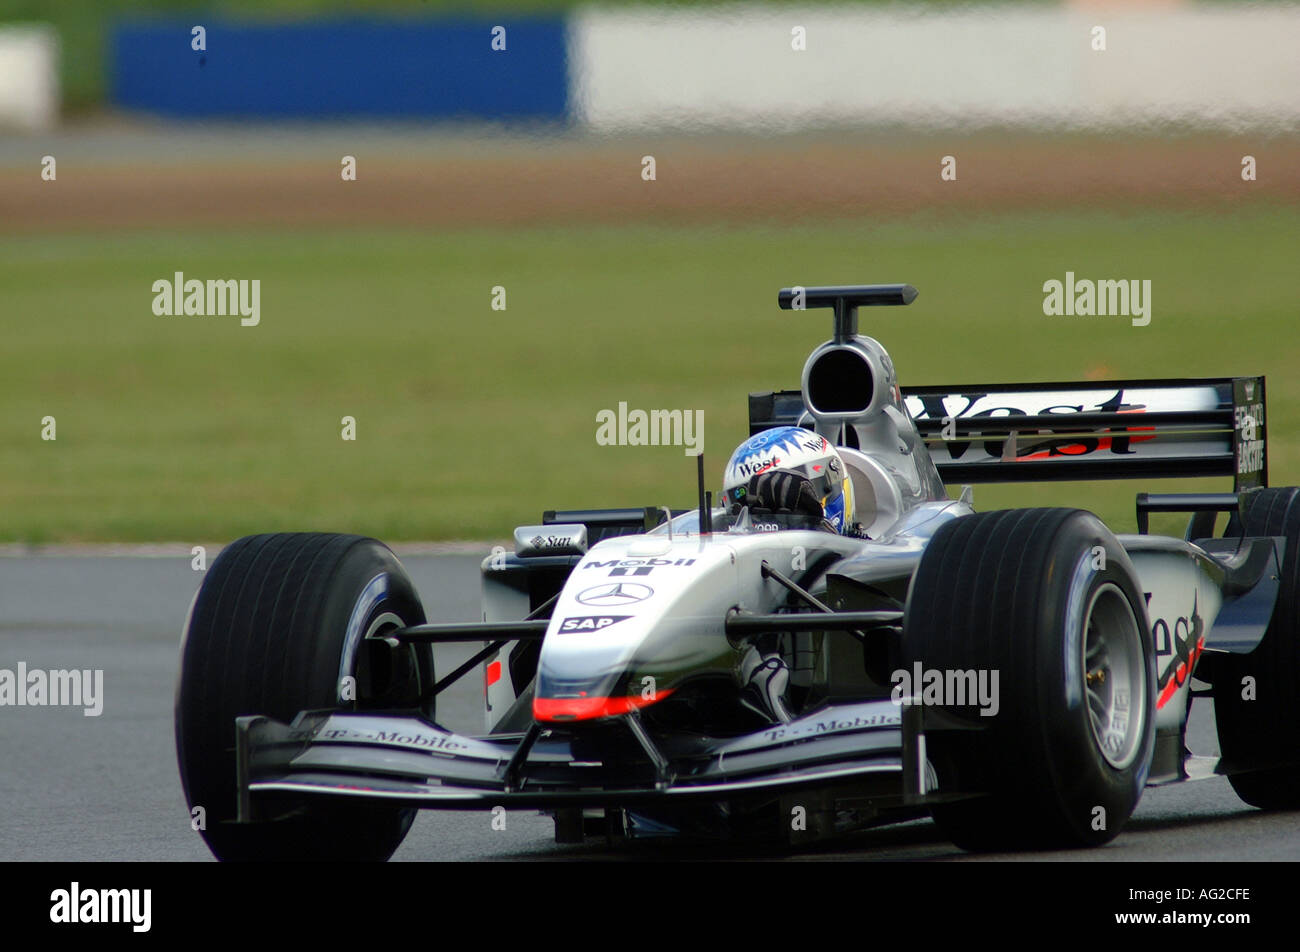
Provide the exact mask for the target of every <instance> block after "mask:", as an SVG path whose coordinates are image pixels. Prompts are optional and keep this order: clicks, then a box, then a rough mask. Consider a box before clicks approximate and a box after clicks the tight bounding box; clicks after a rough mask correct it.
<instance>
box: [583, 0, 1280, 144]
mask: <svg viewBox="0 0 1300 952" xmlns="http://www.w3.org/2000/svg"><path fill="white" fill-rule="evenodd" d="M796 27H802V28H803V29H804V35H805V37H806V50H804V51H796V50H794V49H793V48H792V43H793V42H794V41H795V39H796V37H795V35H794V33H793V32H792V31H794V30H795V28H796ZM1095 27H1102V28H1104V30H1105V37H1104V42H1105V49H1104V50H1094V48H1093V46H1094V43H1095V42H1097V35H1096V34H1095V33H1094V28H1095ZM569 42H570V60H569V69H570V77H571V78H570V82H571V90H570V96H571V102H572V103H573V109H574V114H575V118H577V119H578V120H579V121H581V122H585V123H586V124H588V125H589V126H591V127H593V128H595V129H597V130H601V131H617V130H627V129H643V128H647V127H663V126H677V127H690V126H698V127H707V128H733V129H753V128H756V127H770V128H775V129H781V128H787V129H788V128H798V127H802V126H815V125H822V124H835V123H894V122H904V123H910V124H917V125H930V126H944V127H951V126H962V125H981V124H1008V123H1009V124H1033V125H1063V126H1103V127H1104V126H1112V125H1132V124H1147V123H1163V122H1186V123H1190V124H1195V125H1212V126H1216V127H1223V128H1229V129H1232V128H1255V129H1258V128H1260V127H1268V128H1270V129H1273V130H1275V131H1288V130H1294V129H1296V128H1297V125H1298V120H1300V6H1294V5H1281V6H1279V5H1263V6H1244V5H1238V6H1232V7H1226V6H1199V5H1188V6H1160V7H1158V8H1154V9H1138V10H1133V9H1130V8H1125V7H1123V6H1111V5H1103V6H1099V7H1096V8H1087V7H1070V6H1061V7H1018V6H1014V5H1001V6H990V7H959V8H955V9H948V10H932V9H931V10H927V9H924V8H907V7H901V8H900V7H898V6H887V7H881V8H876V9H870V8H869V9H862V8H836V7H833V6H790V7H769V6H762V7H746V6H744V5H739V4H738V5H734V6H724V7H717V8H713V9H711V10H699V9H696V10H681V9H678V10H671V9H668V10H665V9H654V8H644V9H636V8H632V9H623V10H603V9H600V8H598V7H597V8H585V9H580V10H578V11H577V12H575V14H574V15H573V17H572V18H571V21H570V40H569Z"/></svg>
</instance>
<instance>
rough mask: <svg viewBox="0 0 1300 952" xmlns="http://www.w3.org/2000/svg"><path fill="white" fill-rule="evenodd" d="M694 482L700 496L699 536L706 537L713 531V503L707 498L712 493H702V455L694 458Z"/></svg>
mask: <svg viewBox="0 0 1300 952" xmlns="http://www.w3.org/2000/svg"><path fill="white" fill-rule="evenodd" d="M695 482H696V488H697V490H698V492H699V496H700V535H702V536H706V535H709V533H711V532H712V531H713V502H712V500H711V499H709V498H708V497H709V496H711V495H712V493H706V492H705V491H704V454H703V453H699V454H698V455H696V457H695Z"/></svg>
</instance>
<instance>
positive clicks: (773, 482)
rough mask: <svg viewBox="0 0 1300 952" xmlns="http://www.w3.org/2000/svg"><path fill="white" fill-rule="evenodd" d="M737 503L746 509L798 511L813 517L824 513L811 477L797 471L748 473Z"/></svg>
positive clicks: (820, 516) (752, 510) (821, 515)
mask: <svg viewBox="0 0 1300 952" xmlns="http://www.w3.org/2000/svg"><path fill="white" fill-rule="evenodd" d="M740 506H748V507H749V509H750V512H754V511H755V510H759V511H765V512H773V513H802V514H803V515H807V516H812V517H813V518H815V519H821V518H823V516H824V515H825V513H823V512H822V504H821V502H820V501H819V500H818V498H817V492H816V490H814V489H813V486H812V481H811V480H810V479H808V478H807V477H804V476H800V475H799V474H798V473H780V472H769V473H759V474H758V475H757V476H751V477H750V480H749V484H748V485H747V486H746V487H745V495H743V496H741V497H740V499H739V500H737V502H736V508H739V507H740Z"/></svg>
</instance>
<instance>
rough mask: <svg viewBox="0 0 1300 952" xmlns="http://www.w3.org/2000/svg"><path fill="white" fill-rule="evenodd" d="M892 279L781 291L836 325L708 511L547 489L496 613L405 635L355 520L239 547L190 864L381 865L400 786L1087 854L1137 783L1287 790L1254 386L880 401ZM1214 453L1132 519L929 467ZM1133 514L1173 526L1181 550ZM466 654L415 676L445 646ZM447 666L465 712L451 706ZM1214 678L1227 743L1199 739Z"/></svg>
mask: <svg viewBox="0 0 1300 952" xmlns="http://www.w3.org/2000/svg"><path fill="white" fill-rule="evenodd" d="M915 296H916V290H915V289H914V288H912V287H910V286H908V285H873V286H853V287H829V288H792V289H786V290H783V291H781V292H780V295H779V303H780V305H781V307H783V308H788V309H795V310H801V309H804V308H833V309H834V322H835V323H834V327H835V330H834V337H833V339H832V340H830V341H828V342H826V343H824V344H822V345H821V346H819V347H818V348H816V349H815V350H814V351H813V353H812V354H811V356H810V357H809V358H808V360H807V362H806V363H805V365H804V368H803V377H802V386H801V388H800V390H798V391H779V392H767V393H756V394H752V395H751V396H750V398H749V417H750V430H751V434H753V438H752V439H751V440H750V441H748V442H747V443H746V444H744V445H743V446H742V448H741V451H737V453H738V455H737V456H736V457H733V459H732V462H731V465H729V467H728V477H727V479H728V485H727V487H726V493H725V496H724V498H723V499H722V500H721V501H722V502H723V505H721V506H718V507H714V506H713V504H712V499H711V498H710V494H706V493H705V492H704V486H703V479H702V477H701V479H700V483H699V490H698V495H699V497H700V499H699V506H698V508H697V509H695V510H693V511H689V512H681V511H678V512H669V511H666V510H658V509H655V508H646V509H630V510H613V511H609V510H604V511H597V510H582V511H567V512H548V513H546V514H545V516H544V518H543V520H542V523H541V524H540V525H534V526H525V527H522V528H520V529H518V530H516V532H515V551H514V552H513V553H506V552H505V550H504V549H502V550H500V551H498V552H496V553H495V554H493V555H491V556H489V557H488V558H486V559H485V560H484V563H483V621H482V622H478V623H472V624H426V623H425V613H424V609H423V607H422V606H421V603H420V600H419V598H418V596H417V595H416V593H415V591H414V590H413V588H412V585H411V583H410V581H409V580H408V578H407V575H406V574H405V572H404V571H403V569H402V566H401V565H400V564H399V563H398V561H397V559H396V558H395V557H394V556H393V555H392V553H391V552H390V551H389V550H388V549H387V548H386V547H385V546H383V545H382V544H381V543H379V542H377V541H375V540H373V539H365V538H360V537H356V536H346V535H325V534H274V535H259V536H251V537H247V538H244V539H241V540H239V541H238V542H235V543H234V544H232V545H230V546H229V547H227V548H226V549H225V550H224V551H223V552H222V553H221V555H220V557H219V558H218V559H217V560H216V561H215V563H214V564H213V565H212V567H211V569H210V570H209V571H208V573H207V577H206V578H205V580H204V582H203V585H202V587H201V588H200V590H199V592H198V594H197V595H196V597H195V601H194V604H193V605H192V607H191V610H190V617H189V619H188V621H187V623H186V633H185V639H184V645H183V652H182V667H181V673H180V682H179V687H178V692H177V702H176V739H177V752H178V757H179V762H180V771H181V777H182V780H183V783H184V787H185V792H186V796H187V798H188V801H189V803H190V805H191V807H199V806H202V807H203V808H204V809H205V810H206V814H207V825H206V830H205V831H204V836H205V838H206V840H207V842H208V845H209V846H210V847H211V849H212V851H213V852H214V853H215V854H216V855H217V856H218V857H219V858H221V859H272V858H358V859H385V858H387V857H388V856H390V855H391V854H392V852H393V851H394V850H395V849H396V848H397V846H398V845H399V844H400V843H401V841H402V838H403V836H404V835H405V834H406V831H407V829H408V828H409V826H410V824H411V821H412V818H413V816H414V812H415V810H416V809H419V808H422V807H423V808H449V809H466V808H479V809H483V810H485V811H486V810H491V809H492V808H494V807H498V806H501V807H505V808H517V807H528V808H538V809H542V810H545V811H548V812H550V813H552V814H553V815H554V817H555V822H556V834H557V838H559V839H560V840H562V841H574V840H578V839H581V838H582V836H583V835H584V834H590V833H593V832H595V831H597V830H599V831H601V832H603V833H604V834H606V835H609V836H622V835H626V836H640V835H663V834H678V835H681V834H686V835H738V834H739V835H745V836H758V835H771V836H779V837H782V838H784V839H785V840H787V841H793V842H802V841H805V840H812V839H816V838H820V837H825V836H830V835H835V834H838V833H841V832H844V831H847V830H850V829H855V828H860V827H863V826H868V825H872V824H878V823H883V822H890V821H893V820H901V819H910V818H915V817H920V816H925V815H927V814H930V815H933V817H934V818H935V819H936V820H937V821H938V823H939V824H940V826H941V828H942V829H943V831H945V833H946V834H947V835H948V836H950V837H951V838H952V840H953V841H955V842H956V843H957V844H959V845H960V846H963V847H966V848H969V849H990V848H1018V847H1040V846H1053V845H1089V844H1100V843H1104V842H1106V841H1108V840H1110V839H1111V838H1112V837H1114V836H1115V835H1116V834H1117V833H1118V832H1119V830H1120V828H1121V827H1122V826H1123V825H1124V823H1125V821H1126V820H1127V819H1128V818H1129V816H1130V815H1131V813H1132V812H1133V810H1134V807H1135V806H1136V804H1137V802H1138V798H1139V797H1140V796H1141V794H1142V790H1143V787H1144V786H1147V785H1154V784H1166V783H1173V782H1176V781H1180V780H1191V779H1197V778H1201V777H1207V776H1212V775H1215V774H1220V775H1223V774H1226V775H1227V777H1228V779H1229V780H1230V782H1231V784H1232V786H1233V788H1234V789H1235V790H1236V791H1237V792H1238V793H1239V794H1240V796H1241V797H1242V798H1243V799H1244V800H1245V801H1246V802H1248V803H1251V804H1254V805H1256V806H1259V807H1265V808H1279V807H1295V806H1300V744H1297V741H1296V738H1297V737H1298V736H1300V705H1298V704H1297V703H1296V701H1297V694H1298V693H1300V639H1298V637H1297V635H1298V632H1297V621H1298V619H1297V611H1300V605H1298V604H1297V596H1298V595H1300V588H1298V584H1297V583H1298V581H1300V580H1298V579H1297V571H1298V567H1300V561H1298V560H1297V551H1298V550H1300V547H1298V546H1297V541H1300V490H1297V489H1295V488H1287V489H1275V488H1266V483H1267V461H1266V442H1265V428H1264V379H1263V378H1262V377H1233V378H1214V379H1187V380H1125V381H1112V382H1087V383H1041V384H1013V385H993V386H945V387H913V388H907V387H903V388H900V387H899V386H898V384H897V383H896V380H895V374H894V367H893V364H892V362H891V360H890V358H889V356H888V354H887V353H886V352H885V350H884V348H882V347H881V345H880V344H879V343H877V342H876V341H875V340H873V339H871V338H869V337H865V336H860V335H859V334H858V326H857V325H858V309H859V307H863V306H881V305H905V304H909V303H910V302H911V301H912V300H913V299H914V298H915ZM796 427H798V428H799V429H795V428H796ZM742 451H743V452H742ZM790 461H797V462H799V467H800V468H799V469H798V470H797V471H795V470H792V469H791V467H790V466H788V465H786V463H788V462H790ZM700 472H701V474H702V473H703V465H702V462H701V464H700ZM1213 475H1223V476H1228V475H1231V476H1232V477H1233V479H1234V487H1233V488H1234V491H1233V492H1231V493H1196V494H1160V495H1155V494H1141V495H1139V496H1138V499H1137V517H1138V533H1137V534H1135V535H1119V536H1117V535H1115V534H1113V533H1112V532H1111V531H1110V530H1109V529H1108V528H1107V527H1106V526H1105V525H1103V524H1102V522H1101V521H1100V520H1099V519H1098V518H1097V517H1096V516H1094V515H1092V514H1090V513H1088V512H1085V511H1082V510H1078V509H1013V510H1004V511H998V512H984V513H976V512H974V510H973V509H972V507H971V491H970V488H969V487H965V488H964V489H962V490H961V492H960V498H957V499H951V498H949V494H948V492H947V491H946V489H945V486H944V481H950V482H956V483H976V482H993V481H1003V482H1006V481H1025V480H1054V479H1061V480H1080V479H1105V478H1118V477H1142V476H1146V477H1168V476H1213ZM765 479H766V482H764V480H765ZM810 498H812V499H813V500H814V501H813V503H811V504H809V502H808V500H809V499H810ZM783 500H784V501H783ZM833 504H834V505H833ZM1153 512H1187V513H1190V514H1191V516H1190V522H1189V525H1188V528H1187V533H1186V537H1185V538H1181V539H1180V538H1167V537H1161V536H1153V535H1150V534H1148V531H1147V529H1148V525H1149V516H1150V514H1151V513H1153ZM1221 512H1226V513H1229V514H1230V515H1229V518H1228V520H1227V528H1226V532H1225V534H1224V535H1223V536H1222V537H1215V535H1214V533H1215V524H1216V519H1217V517H1218V514H1219V513H1221ZM465 641H470V642H482V643H483V644H484V647H483V649H482V650H481V651H479V652H478V653H477V654H475V655H474V656H473V657H471V658H470V659H469V661H468V662H466V663H465V664H462V665H460V666H459V667H458V668H457V669H456V670H454V671H452V672H451V673H449V674H446V675H445V676H444V677H442V678H441V679H438V678H436V676H435V673H434V669H433V651H432V646H433V645H436V644H446V643H449V642H465ZM470 672H480V673H481V676H482V677H483V678H484V684H485V698H486V702H487V703H486V708H487V711H486V713H487V723H486V725H485V732H484V733H483V734H482V735H481V736H465V735H463V734H458V733H454V732H451V731H448V730H446V729H444V728H443V727H441V726H439V723H438V720H437V717H436V708H435V704H436V701H437V697H438V694H439V692H441V691H442V690H443V689H444V688H445V687H446V686H447V685H448V684H449V683H451V682H453V681H455V680H456V679H458V678H460V677H462V676H464V675H466V674H468V673H470ZM1197 685H1199V687H1197ZM1194 688H1195V689H1194ZM1202 697H1212V698H1213V699H1214V702H1215V703H1214V712H1215V718H1216V720H1217V724H1218V732H1219V739H1220V743H1221V747H1222V756H1221V757H1219V758H1208V757H1198V756H1193V755H1192V754H1191V753H1190V752H1189V751H1188V750H1187V749H1186V747H1185V745H1184V735H1185V729H1186V725H1187V719H1188V711H1189V708H1190V705H1191V703H1192V701H1193V700H1194V699H1197V698H1202Z"/></svg>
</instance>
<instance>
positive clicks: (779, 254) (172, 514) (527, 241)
mask: <svg viewBox="0 0 1300 952" xmlns="http://www.w3.org/2000/svg"><path fill="white" fill-rule="evenodd" d="M1297 246H1300V218H1297V216H1296V214H1295V211H1294V209H1290V208H1279V209H1267V208H1253V209H1241V210H1238V211H1236V212H1232V213H1223V212H1220V213H1216V214H1208V213H1207V214H1203V215H1202V214H1173V213H1155V212H1152V213H1142V214H1134V215H1129V216H1118V215H1104V214H1100V213H1078V214H1060V213H1057V214H1052V215H1046V214H1043V215H1017V216H1014V217H1005V216H1004V217H998V218H995V219H986V220H970V219H968V220H963V221H958V222H954V221H947V222H939V221H927V222H916V223H911V224H880V225H872V224H864V223H853V222H844V223H832V224H820V225H816V226H811V225H809V226H801V225H796V226H793V227H780V228H777V227H770V228H769V227H763V228H744V229H726V230H723V229H719V230H701V229H686V228H682V229H669V228H654V227H648V226H634V227H633V226H629V227H602V228H582V229H579V228H567V229H560V228H546V229H534V230H528V229H511V230H468V231H457V232H450V233H427V232H416V231H399V230H389V231H372V232H367V233H360V234H358V233H354V232H316V233H310V234H270V233H266V232H259V233H250V234H243V233H213V234H209V235H201V234H197V233H185V234H150V235H136V236H130V237H120V236H114V237H111V238H109V237H104V238H98V237H86V236H59V237H24V238H6V239H0V310H2V311H3V315H4V322H3V327H4V331H5V341H4V347H3V351H2V352H0V353H2V356H0V540H4V541H30V542H51V541H72V540H128V541H129V540H173V539H174V540H197V541H209V540H217V541H219V540H227V539H231V538H234V537H236V536H239V535H242V534H244V533H248V532H255V531H268V530H278V529H291V528H295V529H337V530H346V531H355V532H363V533H369V534H374V535H378V536H380V537H383V538H386V539H390V540H401V539H428V538H449V539H450V538H493V537H502V536H504V535H505V534H506V533H508V531H509V530H510V528H511V527H512V526H514V525H516V524H519V523H523V522H527V521H531V520H534V519H537V518H538V517H539V516H540V513H541V511H542V510H543V509H546V508H566V507H578V506H615V505H658V504H668V505H676V506H682V505H687V504H689V503H690V502H691V500H692V499H693V495H694V461H693V460H692V459H690V458H688V457H686V456H685V455H684V454H683V452H682V450H681V449H680V448H676V447H601V446H598V445H597V444H596V442H595V430H596V422H595V418H596V413H597V411H598V410H601V409H603V408H614V407H616V406H617V404H618V402H619V401H620V400H623V401H627V403H628V404H629V405H630V406H632V407H641V408H646V409H651V408H684V409H700V410H703V411H704V419H705V428H704V440H705V442H704V448H705V454H706V462H707V464H708V467H709V474H710V479H711V482H712V483H713V485H714V487H715V488H716V485H717V483H718V482H719V481H720V473H721V468H722V465H723V463H724V462H725V460H726V457H727V456H728V455H729V454H730V452H731V450H732V449H733V448H734V446H735V445H736V444H737V443H738V442H740V440H741V439H743V437H744V435H745V426H746V399H745V398H746V394H747V393H748V392H749V391H752V390H761V389H768V388H777V387H793V386H797V385H798V380H799V372H800V368H801V367H802V364H803V361H804V358H805V357H806V355H807V353H808V351H809V350H810V349H811V348H812V347H813V346H814V345H816V344H817V343H819V342H820V341H822V340H824V339H825V338H826V337H827V336H828V335H829V324H830V322H829V319H828V317H827V315H826V314H825V313H823V312H808V313H804V314H792V313H790V312H785V311H780V310H778V309H777V308H776V306H775V297H776V290H777V288H778V287H780V286H782V285H789V284H795V283H801V284H805V285H812V284H819V283H840V282H868V281H899V280H902V281H909V282H911V283H913V284H915V285H917V286H918V287H919V288H920V289H921V296H920V298H919V299H918V300H917V302H916V303H915V304H914V305H912V306H911V307H910V308H907V309H889V310H874V311H867V312H864V314H863V318H864V320H863V330H864V332H866V333H870V334H872V335H874V336H876V337H878V338H879V339H881V340H882V342H884V343H885V345H886V346H887V347H888V348H889V349H890V351H891V353H892V354H893V357H894V361H895V364H896V366H897V367H898V370H899V373H900V376H901V378H902V380H903V381H904V382H905V383H906V382H909V381H910V382H914V383H934V382H948V383H978V382H997V381H1010V380H1048V379H1071V378H1076V377H1083V376H1084V375H1086V374H1089V373H1093V374H1097V373H1101V374H1104V375H1106V376H1116V377H1119V376H1175V375H1179V376H1186V375H1191V376H1211V375H1227V374H1245V373H1266V374H1268V375H1269V400H1270V410H1271V416H1270V417H1269V420H1268V429H1269V436H1270V444H1269V454H1270V463H1271V473H1272V477H1273V478H1272V481H1273V482H1274V483H1275V484H1278V485H1285V484H1292V483H1300V440H1298V439H1297V438H1296V436H1295V434H1296V432H1297V424H1298V423H1300V419H1298V418H1300V385H1298V384H1297V382H1296V378H1295V375H1294V374H1293V368H1295V367H1296V366H1297V364H1298V359H1300V335H1297V334H1296V332H1295V305H1294V302H1293V296H1294V290H1293V283H1294V282H1293V273H1294V250H1295V248H1296V247H1297ZM1067 269H1068V270H1073V271H1075V272H1076V274H1078V275H1079V276H1080V277H1084V276H1092V277H1117V278H1118V277H1135V278H1150V279H1151V281H1152V283H1153V299H1154V314H1153V319H1152V322H1151V325H1150V326H1149V327H1145V328H1135V327H1132V326H1131V325H1130V324H1129V323H1128V321H1127V320H1125V319H1121V318H1072V319H1071V318H1050V317H1045V316H1044V315H1043V314H1042V298H1043V295H1042V291H1041V285H1042V282H1043V281H1045V280H1047V279H1049V278H1052V277H1058V278H1059V277H1062V276H1063V275H1064V272H1065V271H1066V270H1067ZM175 270H183V271H184V272H186V274H187V275H188V276H190V277H198V278H209V277H237V278H258V279H260V280H261V282H262V298H261V303H262V322H261V325H260V326H258V327H241V326H240V325H239V322H238V319H237V318H229V317H227V318H220V317H211V318H205V317H171V318H167V317H155V316H154V315H153V313H152V310H151V306H150V305H151V301H152V297H153V295H152V292H151V285H152V283H153V281H154V280H156V279H158V278H163V277H170V275H171V273H172V272H173V271H175ZM494 285H503V286H505V288H506V289H507V295H508V298H507V301H508V309H507V310H506V311H505V312H494V311H492V310H491V309H490V307H489V302H490V289H491V288H492V287H493V286H494ZM46 415H52V416H54V417H55V418H56V419H57V427H58V430H57V434H58V438H57V440H56V441H54V442H44V441H42V440H41V438H40V428H41V427H40V423H41V419H42V417H44V416H46ZM344 415H351V416H354V417H356V419H357V426H358V439H357V440H356V441H355V442H345V441H343V440H342V439H340V429H341V424H340V419H341V418H342V417H343V416H344ZM1162 485H1164V486H1168V485H1172V484H1170V483H1164V484H1157V483H1153V482H1150V483H1130V482H1111V483H1101V484H1095V485H1073V484H1070V485H1066V484H1055V485H1044V486H1008V487H979V488H978V489H977V491H976V502H977V505H978V506H979V507H980V508H995V507H999V506H1003V505H1030V504H1051V503H1056V504H1069V505H1083V506H1086V507H1088V508H1092V509H1094V510H1095V511H1097V512H1098V513H1099V514H1101V515H1102V516H1103V517H1104V518H1106V519H1107V520H1108V521H1109V522H1111V524H1112V525H1114V526H1115V527H1116V528H1118V529H1121V530H1122V529H1126V528H1130V527H1131V526H1132V524H1133V515H1132V500H1133V493H1134V492H1136V491H1138V490H1143V489H1158V488H1161V486H1162ZM1183 485H1187V486H1188V487H1189V488H1191V486H1193V485H1194V486H1212V485H1220V486H1222V485H1225V483H1223V482H1215V481H1200V482H1198V483H1195V484H1190V485H1189V484H1183ZM1157 528H1160V526H1159V525H1157ZM1166 528H1167V529H1168V530H1173V524H1172V523H1170V524H1169V525H1168V526H1167V527H1166Z"/></svg>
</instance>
